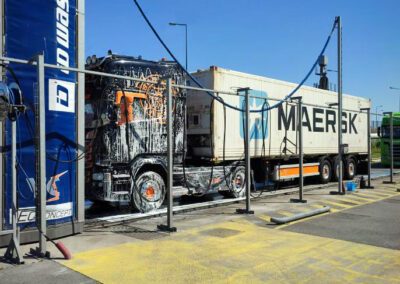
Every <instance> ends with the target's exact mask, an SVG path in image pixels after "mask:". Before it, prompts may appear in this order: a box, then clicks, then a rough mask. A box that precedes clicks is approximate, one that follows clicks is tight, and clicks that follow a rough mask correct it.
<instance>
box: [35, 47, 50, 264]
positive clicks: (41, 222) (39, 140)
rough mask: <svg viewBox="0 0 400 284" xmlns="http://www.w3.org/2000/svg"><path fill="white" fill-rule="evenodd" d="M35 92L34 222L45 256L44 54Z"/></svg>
mask: <svg viewBox="0 0 400 284" xmlns="http://www.w3.org/2000/svg"><path fill="white" fill-rule="evenodd" d="M37 78H38V81H37V92H38V101H37V109H36V124H35V128H36V159H37V169H36V171H37V173H36V183H35V185H36V192H37V196H36V198H37V200H38V203H39V204H37V206H38V208H36V211H37V214H36V223H37V225H38V229H39V232H38V233H39V248H38V251H37V253H38V254H39V255H40V256H45V255H46V252H47V247H46V238H45V236H44V235H45V234H46V233H47V227H46V225H47V224H46V223H47V222H46V121H45V119H46V118H45V116H46V107H45V77H44V56H43V54H39V55H38V57H37Z"/></svg>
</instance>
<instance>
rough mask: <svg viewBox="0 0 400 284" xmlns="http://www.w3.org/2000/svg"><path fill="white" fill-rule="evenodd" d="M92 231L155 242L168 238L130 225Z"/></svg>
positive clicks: (159, 233) (156, 232) (163, 234)
mask: <svg viewBox="0 0 400 284" xmlns="http://www.w3.org/2000/svg"><path fill="white" fill-rule="evenodd" d="M90 231H92V232H93V231H96V232H101V231H102V232H113V233H115V234H121V235H124V236H128V237H131V238H135V239H139V240H143V241H147V240H155V239H160V238H163V237H166V236H168V234H165V233H162V232H159V231H150V230H146V229H143V228H139V227H134V226H129V225H118V226H111V227H107V228H93V229H91V230H90Z"/></svg>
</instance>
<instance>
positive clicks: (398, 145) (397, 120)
mask: <svg viewBox="0 0 400 284" xmlns="http://www.w3.org/2000/svg"><path fill="white" fill-rule="evenodd" d="M378 136H379V137H380V146H381V163H382V166H384V167H390V116H389V115H385V116H384V117H383V118H382V125H381V127H379V128H378ZM393 164H394V166H395V167H400V112H394V113H393Z"/></svg>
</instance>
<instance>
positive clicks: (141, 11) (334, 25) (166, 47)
mask: <svg viewBox="0 0 400 284" xmlns="http://www.w3.org/2000/svg"><path fill="white" fill-rule="evenodd" d="M133 1H134V3H135V5H136V7H137V8H138V10H139V12H140V14H141V15H142V17H143V19H144V20H145V21H146V23H147V25H148V26H149V28H150V29H151V30H152V32H153V33H154V35H155V36H156V37H157V39H158V41H159V42H160V43H161V45H162V46H163V47H164V49H165V50H166V51H167V52H168V54H169V55H170V56H171V57H172V58H173V59H174V61H175V62H176V63H177V64H178V65H179V67H180V68H182V70H183V71H184V72H185V73H186V74H187V75H188V76H189V78H190V79H191V80H192V81H193V82H194V83H195V84H196V85H197V86H198V87H199V88H202V89H204V87H203V86H202V85H201V84H200V82H198V81H197V80H196V79H195V78H194V77H193V76H192V75H191V74H190V73H189V71H187V70H186V69H185V68H184V67H183V65H182V64H181V63H180V62H179V61H178V59H177V58H176V57H175V55H174V54H173V53H172V51H171V50H170V49H169V48H168V46H167V45H166V44H165V42H164V41H163V40H162V39H161V37H160V35H159V34H158V32H157V31H156V29H155V28H154V27H153V25H152V23H151V22H150V20H149V19H148V18H147V16H146V14H145V13H144V11H143V9H142V7H141V6H140V5H139V3H138V1H137V0H133ZM336 24H337V20H335V22H334V24H333V27H332V30H331V32H330V34H329V36H328V38H327V40H326V42H325V44H324V46H323V48H322V50H321V52H320V53H319V55H318V56H317V59H316V60H315V62H314V64H313V65H312V67H311V68H310V70H309V71H308V73H307V75H306V76H305V78H304V79H303V80H302V81H301V82H300V84H299V85H298V86H297V87H296V88H294V89H293V91H292V92H290V93H289V94H288V95H286V96H285V98H284V99H283V100H281V101H279V102H277V103H276V104H275V105H273V106H271V107H269V108H267V109H260V110H250V112H262V111H267V110H271V109H273V108H276V107H278V106H279V105H281V104H282V103H283V102H284V101H286V100H288V99H289V98H290V97H291V96H293V95H294V94H295V93H296V92H297V91H298V90H299V89H300V87H301V86H303V85H304V83H305V82H306V81H307V79H308V78H309V77H310V75H311V74H312V73H313V71H314V69H315V67H316V66H317V65H318V60H319V57H320V56H321V55H322V54H324V52H325V50H326V48H327V47H328V44H329V41H330V40H331V37H332V34H333V32H334V30H335V28H336ZM205 92H206V93H207V94H208V95H209V96H211V97H212V98H213V99H215V100H217V101H218V102H220V103H221V104H224V105H225V106H227V107H229V108H231V109H234V110H237V111H241V112H244V110H243V109H240V108H238V107H235V106H233V105H230V104H227V103H225V102H224V101H223V100H220V98H219V97H218V96H215V95H214V94H213V93H211V92H209V91H205Z"/></svg>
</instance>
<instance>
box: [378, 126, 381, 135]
mask: <svg viewBox="0 0 400 284" xmlns="http://www.w3.org/2000/svg"><path fill="white" fill-rule="evenodd" d="M378 136H379V137H381V128H380V127H378Z"/></svg>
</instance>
